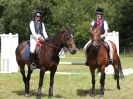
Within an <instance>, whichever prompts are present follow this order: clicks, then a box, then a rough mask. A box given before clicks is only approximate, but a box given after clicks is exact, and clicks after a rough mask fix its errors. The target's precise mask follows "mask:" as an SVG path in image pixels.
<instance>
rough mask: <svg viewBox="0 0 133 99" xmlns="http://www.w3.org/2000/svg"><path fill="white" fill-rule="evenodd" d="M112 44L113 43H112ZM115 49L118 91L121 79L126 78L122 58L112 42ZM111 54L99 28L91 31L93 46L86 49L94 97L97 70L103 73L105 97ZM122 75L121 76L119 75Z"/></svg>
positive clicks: (114, 61)
mask: <svg viewBox="0 0 133 99" xmlns="http://www.w3.org/2000/svg"><path fill="white" fill-rule="evenodd" d="M110 42H111V41H110ZM111 44H112V47H113V64H112V65H113V68H114V79H115V80H117V89H119V90H120V84H119V78H120V77H121V78H124V75H123V72H122V66H121V62H120V58H119V56H118V53H117V49H116V46H115V44H114V43H113V42H111ZM108 59H109V54H108V50H107V47H105V42H104V41H103V40H102V39H101V34H100V29H99V27H97V26H96V27H93V28H92V31H91V44H90V45H89V46H88V47H87V48H86V65H87V66H89V69H90V72H91V77H92V95H94V96H95V70H96V69H97V70H98V72H100V73H101V77H100V85H101V87H100V95H101V96H103V95H104V85H105V76H106V74H105V67H107V66H108V65H109V61H108ZM119 74H120V75H119Z"/></svg>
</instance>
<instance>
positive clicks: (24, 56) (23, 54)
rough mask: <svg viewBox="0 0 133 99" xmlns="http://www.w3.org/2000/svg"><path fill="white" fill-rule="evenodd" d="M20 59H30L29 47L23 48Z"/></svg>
mask: <svg viewBox="0 0 133 99" xmlns="http://www.w3.org/2000/svg"><path fill="white" fill-rule="evenodd" d="M22 58H23V59H24V60H29V59H30V46H27V47H26V48H25V50H24V51H23V53H22Z"/></svg>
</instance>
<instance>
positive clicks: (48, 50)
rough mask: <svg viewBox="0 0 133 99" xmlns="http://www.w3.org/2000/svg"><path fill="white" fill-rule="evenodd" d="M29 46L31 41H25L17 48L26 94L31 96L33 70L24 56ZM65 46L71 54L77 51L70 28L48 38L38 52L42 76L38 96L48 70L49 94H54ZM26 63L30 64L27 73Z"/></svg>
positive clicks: (38, 64)
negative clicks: (61, 52)
mask: <svg viewBox="0 0 133 99" xmlns="http://www.w3.org/2000/svg"><path fill="white" fill-rule="evenodd" d="M27 46H29V41H23V42H21V43H20V44H19V45H18V47H17V48H16V61H17V63H18V65H19V67H20V72H21V74H22V77H23V82H24V85H25V96H30V92H29V90H30V83H29V82H30V77H31V73H32V72H33V70H31V68H30V60H25V59H23V57H22V53H23V52H24V50H25V48H26V47H27ZM63 47H66V48H67V49H68V50H69V52H70V53H71V54H75V53H76V51H77V47H76V45H75V41H74V37H73V34H72V31H71V30H70V28H64V29H63V30H62V31H60V32H59V33H58V34H57V35H56V36H54V37H51V38H48V39H46V40H45V42H44V43H43V44H42V47H41V49H40V52H39V54H38V59H39V61H38V62H37V63H36V65H37V68H38V69H40V78H39V85H38V92H37V97H38V98H39V97H41V89H42V85H43V79H44V75H45V72H46V71H50V86H49V96H50V97H51V96H53V84H54V75H55V72H56V70H57V66H58V64H59V61H60V58H59V52H60V51H61V49H62V48H63ZM25 65H27V66H28V73H27V75H26V74H25ZM39 99H40V98H39Z"/></svg>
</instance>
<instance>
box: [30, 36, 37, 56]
mask: <svg viewBox="0 0 133 99" xmlns="http://www.w3.org/2000/svg"><path fill="white" fill-rule="evenodd" d="M36 45H37V39H36V38H34V37H33V36H32V35H30V52H31V53H34V52H35V49H36Z"/></svg>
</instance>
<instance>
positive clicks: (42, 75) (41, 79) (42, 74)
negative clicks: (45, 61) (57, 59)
mask: <svg viewBox="0 0 133 99" xmlns="http://www.w3.org/2000/svg"><path fill="white" fill-rule="evenodd" d="M44 74H45V68H44V67H42V68H41V69H40V79H39V86H38V92H37V96H38V99H40V96H41V89H42V85H43V79H44Z"/></svg>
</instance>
